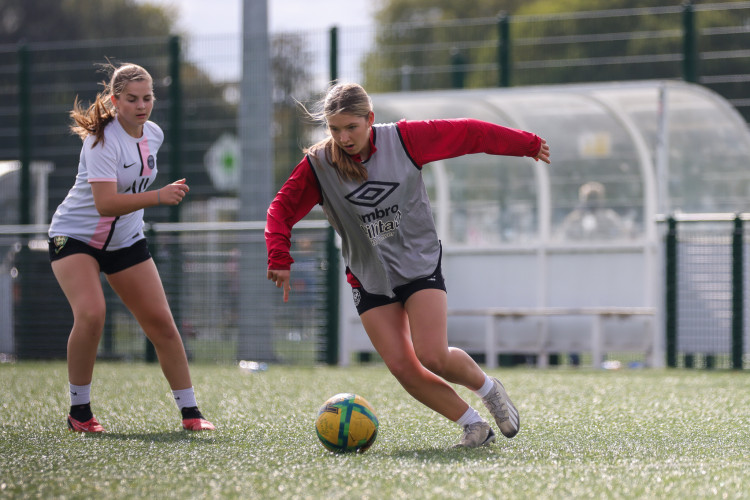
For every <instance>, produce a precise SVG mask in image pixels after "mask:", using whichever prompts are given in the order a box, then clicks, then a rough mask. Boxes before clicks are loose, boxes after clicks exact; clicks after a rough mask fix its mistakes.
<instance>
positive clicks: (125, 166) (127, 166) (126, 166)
mask: <svg viewBox="0 0 750 500" xmlns="http://www.w3.org/2000/svg"><path fill="white" fill-rule="evenodd" d="M133 165H135V162H133V163H131V164H130V165H125V164H124V163H123V164H122V168H130V167H132V166H133Z"/></svg>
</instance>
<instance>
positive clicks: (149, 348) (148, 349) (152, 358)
mask: <svg viewBox="0 0 750 500" xmlns="http://www.w3.org/2000/svg"><path fill="white" fill-rule="evenodd" d="M146 235H147V236H146V237H147V239H148V247H149V248H148V250H149V252H151V258H152V259H154V262H155V263H156V265H157V267H158V265H159V263H158V262H157V260H158V259H159V257H158V255H159V249H158V248H157V246H156V231H154V226H152V225H150V224H149V225H148V226H147V228H146ZM144 337H145V342H146V344H145V345H144V347H145V350H144V356H143V357H144V358H145V360H146V363H156V360H157V358H156V348H154V344H152V343H151V341H150V340H149V338H148V337H146V336H145V335H144Z"/></svg>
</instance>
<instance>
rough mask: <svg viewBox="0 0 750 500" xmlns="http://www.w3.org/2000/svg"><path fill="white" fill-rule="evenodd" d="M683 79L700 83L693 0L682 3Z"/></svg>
mask: <svg viewBox="0 0 750 500" xmlns="http://www.w3.org/2000/svg"><path fill="white" fill-rule="evenodd" d="M682 79H683V80H685V81H686V82H690V83H698V54H697V52H696V48H695V9H694V7H693V2H692V0H686V1H685V2H684V3H683V4H682Z"/></svg>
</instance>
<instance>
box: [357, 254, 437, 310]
mask: <svg viewBox="0 0 750 500" xmlns="http://www.w3.org/2000/svg"><path fill="white" fill-rule="evenodd" d="M430 289H435V290H443V291H444V292H445V291H447V290H446V288H445V279H444V278H443V271H442V267H441V265H440V262H439V261H438V266H437V268H436V269H435V271H434V272H433V273H432V274H431V275H429V276H425V277H424V278H419V279H416V280H414V281H412V282H410V283H407V284H405V285H401V286H397V287H396V288H394V289H393V293H394V294H395V295H396V296H395V297H388V296H387V295H378V294H375V293H369V292H368V291H366V290H365V289H364V288H362V287H361V286H358V287H355V288H352V295H353V297H354V305H355V307H356V308H357V313H358V314H359V315H360V316H361V315H362V314H363V313H364V312H366V311H369V310H370V309H373V308H375V307H380V306H385V305H388V304H393V303H395V302H401V303H402V304H405V303H406V300H407V299H408V298H409V297H411V296H412V295H414V293H416V292H418V291H420V290H430Z"/></svg>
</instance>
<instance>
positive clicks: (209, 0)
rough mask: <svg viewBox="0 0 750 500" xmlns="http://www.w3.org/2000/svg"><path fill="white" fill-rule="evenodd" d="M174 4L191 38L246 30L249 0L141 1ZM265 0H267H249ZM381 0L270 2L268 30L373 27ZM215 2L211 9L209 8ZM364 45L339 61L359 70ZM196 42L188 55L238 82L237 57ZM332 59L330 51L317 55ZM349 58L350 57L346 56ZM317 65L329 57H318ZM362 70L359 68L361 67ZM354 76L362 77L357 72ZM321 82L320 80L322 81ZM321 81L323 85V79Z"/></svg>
mask: <svg viewBox="0 0 750 500" xmlns="http://www.w3.org/2000/svg"><path fill="white" fill-rule="evenodd" d="M136 1H137V2H138V3H150V4H155V5H162V6H168V7H172V8H173V10H174V11H176V12H177V21H176V26H177V29H178V30H179V31H181V32H184V33H186V34H187V35H188V36H189V37H190V38H192V39H198V38H200V37H201V36H206V37H211V36H215V35H239V34H240V33H241V30H242V4H243V1H244V0H136ZM250 1H262V0H250ZM381 1H382V0H267V2H268V29H269V31H270V32H271V33H281V32H289V31H318V32H326V31H327V30H328V29H329V28H330V27H332V26H339V27H345V26H346V27H352V28H359V27H362V28H371V27H372V25H373V23H374V20H373V14H374V12H375V9H376V7H377V5H378V4H379V3H380V2H381ZM207 5H208V6H210V7H209V8H206V6H207ZM360 43H361V45H357V46H355V45H353V44H351V45H348V46H347V51H346V56H343V55H342V56H341V57H342V59H341V60H340V64H341V65H342V67H343V66H346V67H352V68H356V67H358V64H356V62H357V61H358V58H359V57H360V56H361V54H363V53H365V51H366V50H368V47H369V45H368V42H367V41H364V42H360ZM204 50H209V49H207V48H206V47H205V45H204V46H202V45H200V44H197V45H192V44H188V45H187V56H186V57H187V58H188V59H190V60H191V61H192V62H194V63H196V64H197V65H198V66H200V67H201V68H203V69H204V70H205V71H206V72H207V73H208V74H210V75H212V77H213V78H214V79H216V80H224V81H236V80H237V79H238V78H239V75H240V71H241V68H240V67H239V65H238V64H235V63H238V62H239V59H237V61H231V62H229V63H226V62H223V61H221V60H219V61H217V60H216V58H215V53H212V52H203V51H204ZM318 56H320V57H323V58H324V57H327V56H326V55H325V54H318ZM344 57H348V59H346V60H344V59H343V58H344ZM317 63H318V66H320V65H323V66H325V63H327V61H323V62H321V61H317ZM357 71H358V70H357ZM327 76H328V75H327V71H326V72H325V74H324V75H322V74H321V75H318V77H317V78H318V79H321V82H327ZM349 78H353V79H357V78H359V75H357V74H353V75H351V76H349ZM319 83H320V82H319ZM320 84H321V85H322V84H323V83H320Z"/></svg>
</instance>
